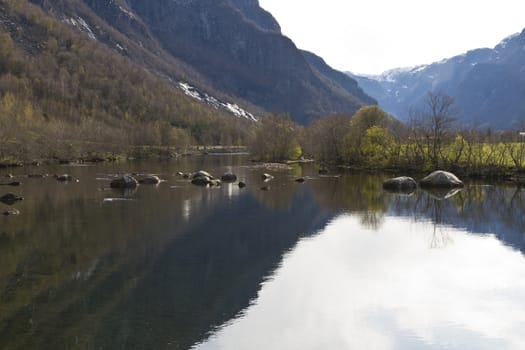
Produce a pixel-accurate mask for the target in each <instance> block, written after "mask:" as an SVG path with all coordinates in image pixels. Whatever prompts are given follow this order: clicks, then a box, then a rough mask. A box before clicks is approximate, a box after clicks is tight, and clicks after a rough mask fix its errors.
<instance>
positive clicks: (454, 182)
mask: <svg viewBox="0 0 525 350" xmlns="http://www.w3.org/2000/svg"><path fill="white" fill-rule="evenodd" d="M419 186H421V187H422V188H432V187H437V188H458V187H463V186H464V184H463V182H462V181H461V180H460V179H458V177H457V176H456V175H454V174H452V173H449V172H448V171H443V170H436V171H434V172H433V173H431V174H430V175H428V176H427V177H425V178H424V179H423V180H421V181H420V182H419Z"/></svg>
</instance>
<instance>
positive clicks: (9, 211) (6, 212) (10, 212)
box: [2, 209, 20, 216]
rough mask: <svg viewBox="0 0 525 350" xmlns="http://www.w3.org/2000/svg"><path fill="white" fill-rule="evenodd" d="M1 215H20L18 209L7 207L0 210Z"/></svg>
mask: <svg viewBox="0 0 525 350" xmlns="http://www.w3.org/2000/svg"><path fill="white" fill-rule="evenodd" d="M2 215H4V216H14V215H20V210H18V209H7V210H4V211H3V212H2Z"/></svg>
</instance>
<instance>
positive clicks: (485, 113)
mask: <svg viewBox="0 0 525 350" xmlns="http://www.w3.org/2000/svg"><path fill="white" fill-rule="evenodd" d="M354 78H356V79H357V80H358V81H359V84H360V85H361V86H362V87H363V89H364V90H365V92H366V93H368V94H369V95H371V96H373V97H375V98H376V99H377V100H378V102H379V105H380V106H381V107H383V108H384V109H385V110H386V111H387V112H389V113H391V114H393V115H394V116H396V117H398V118H399V119H401V120H408V118H409V110H410V108H411V107H417V106H418V105H419V104H421V103H422V100H423V99H424V98H425V96H426V94H427V92H429V91H442V92H444V93H446V94H448V95H450V96H452V97H454V98H455V100H456V103H457V107H458V109H459V112H460V116H461V119H460V122H461V123H463V124H465V125H471V126H480V127H492V128H495V129H504V128H517V127H518V126H519V124H521V123H522V122H523V121H525V100H524V99H523V97H524V96H525V30H524V31H523V32H521V33H520V34H517V35H514V36H511V37H509V38H507V39H505V40H503V41H502V42H501V43H500V44H499V45H497V46H496V47H494V48H493V49H486V48H485V49H477V50H472V51H469V52H467V53H465V54H463V55H459V56H455V57H452V58H449V59H445V60H442V61H440V62H435V63H432V64H429V65H423V66H419V67H413V68H408V69H394V70H391V71H387V72H385V73H383V74H381V75H379V76H375V77H358V76H354Z"/></svg>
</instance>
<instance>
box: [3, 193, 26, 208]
mask: <svg viewBox="0 0 525 350" xmlns="http://www.w3.org/2000/svg"><path fill="white" fill-rule="evenodd" d="M23 199H24V198H23V197H20V196H17V195H16V194H14V193H6V194H4V195H3V196H2V197H0V202H2V203H4V204H7V205H13V204H15V202H18V201H21V200H23Z"/></svg>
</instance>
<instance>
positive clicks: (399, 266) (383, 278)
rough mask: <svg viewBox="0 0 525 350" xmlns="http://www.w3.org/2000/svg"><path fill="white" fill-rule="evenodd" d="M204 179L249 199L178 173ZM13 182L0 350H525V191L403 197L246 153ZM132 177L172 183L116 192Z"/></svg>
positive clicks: (74, 170)
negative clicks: (152, 176) (206, 174)
mask: <svg viewBox="0 0 525 350" xmlns="http://www.w3.org/2000/svg"><path fill="white" fill-rule="evenodd" d="M199 169H205V170H208V171H210V172H211V173H213V174H216V175H221V174H222V173H224V172H226V171H233V172H234V173H236V174H237V175H238V176H239V179H240V180H241V181H244V182H246V183H247V184H248V186H247V188H245V189H239V188H238V186H237V184H223V186H222V187H221V188H210V189H206V188H200V187H196V186H193V185H191V184H189V183H188V181H187V180H184V179H182V178H180V177H178V176H176V175H175V173H176V172H177V171H183V172H189V171H196V170H199ZM13 172H14V175H15V176H16V178H15V179H14V180H17V181H21V182H23V185H22V186H21V187H19V188H8V187H0V195H2V194H4V193H5V192H14V193H16V194H18V195H21V196H23V197H25V200H24V201H22V202H19V203H16V204H15V205H14V206H12V207H14V208H16V209H19V210H20V211H21V215H20V216H16V217H13V216H12V217H3V216H2V217H0V349H214V350H215V349H228V350H236V349H240V350H242V349H261V350H262V349H356V350H361V349H367V350H369V349H378V350H383V349H385V350H387V349H400V350H401V349H403V350H404V349H433V350H434V349H512V350H514V349H515V350H521V349H525V332H523V329H525V257H524V252H525V215H524V213H525V193H524V191H522V190H520V189H517V188H514V187H504V186H492V185H491V186H488V185H481V184H469V185H468V186H467V187H466V188H465V189H464V190H462V191H460V192H458V193H455V194H446V193H426V192H416V193H415V194H413V195H411V196H404V195H395V194H389V193H385V192H383V190H382V189H381V182H382V180H384V179H385V176H369V175H363V174H346V175H343V176H342V177H320V176H318V175H317V172H316V170H315V169H314V167H312V166H304V167H300V166H297V167H295V168H293V169H291V170H281V171H277V170H275V171H271V170H270V171H268V170H264V169H261V168H258V167H256V166H254V165H253V164H251V163H250V162H248V161H247V158H246V157H243V156H205V157H193V158H186V159H182V160H179V161H172V162H126V163H115V164H100V165H96V166H85V167H72V166H61V167H58V166H57V167H53V168H45V167H42V168H25V169H16V170H13ZM119 172H135V173H156V174H159V175H160V176H161V177H162V178H163V179H165V180H166V182H163V183H161V184H160V185H159V186H144V185H143V186H140V187H139V188H138V189H137V190H135V191H131V192H122V191H114V190H110V189H108V187H109V179H110V177H111V176H112V174H115V173H119ZM263 172H269V173H271V174H273V175H274V176H275V179H274V180H273V181H271V182H269V183H267V184H263V183H262V181H261V178H260V176H261V174H262V173H263ZM28 173H50V174H55V173H70V174H72V175H73V176H75V177H76V178H78V180H79V181H78V182H70V183H59V182H57V181H55V180H54V178H52V177H48V178H44V179H41V178H27V177H24V176H23V175H26V174H28ZM2 174H3V173H0V176H1V175H2ZM299 176H305V177H306V178H307V180H306V182H305V183H304V184H299V183H296V182H295V181H294V179H295V178H297V177H299ZM1 180H2V182H7V181H12V180H7V179H6V181H3V180H4V179H1ZM262 186H269V187H270V188H269V191H263V190H261V189H260V188H261V187H262ZM6 208H8V206H7V205H4V204H0V211H4V210H5V209H6Z"/></svg>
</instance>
